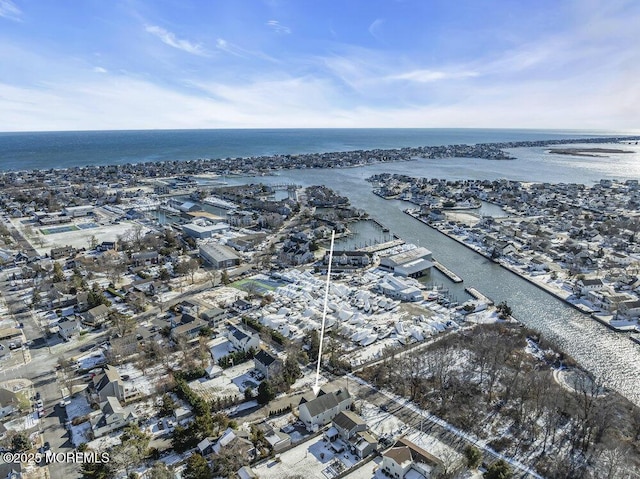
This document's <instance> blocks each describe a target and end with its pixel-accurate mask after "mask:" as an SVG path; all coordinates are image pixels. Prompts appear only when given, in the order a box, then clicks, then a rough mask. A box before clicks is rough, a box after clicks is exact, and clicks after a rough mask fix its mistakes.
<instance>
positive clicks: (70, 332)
mask: <svg viewBox="0 0 640 479" xmlns="http://www.w3.org/2000/svg"><path fill="white" fill-rule="evenodd" d="M80 331H82V326H81V325H80V321H78V320H77V319H75V318H71V319H65V320H63V321H60V322H59V323H58V334H59V335H60V336H61V337H62V339H64V340H65V341H70V340H71V339H73V338H75V337H77V336H78V335H79V334H80Z"/></svg>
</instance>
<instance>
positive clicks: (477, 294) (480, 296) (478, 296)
mask: <svg viewBox="0 0 640 479" xmlns="http://www.w3.org/2000/svg"><path fill="white" fill-rule="evenodd" d="M464 290H465V291H466V292H467V293H469V294H470V295H471V296H473V297H474V298H475V299H477V300H478V301H482V302H483V303H486V304H487V305H489V306H491V305H493V300H492V299H491V298H489V297H487V296H485V295H484V294H482V293H481V292H480V291H478V290H477V289H476V288H471V287H468V288H464Z"/></svg>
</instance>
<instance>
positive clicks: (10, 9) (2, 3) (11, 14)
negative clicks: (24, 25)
mask: <svg viewBox="0 0 640 479" xmlns="http://www.w3.org/2000/svg"><path fill="white" fill-rule="evenodd" d="M0 17H2V18H6V19H8V20H14V21H16V22H19V21H21V19H22V12H21V11H20V9H19V8H18V7H16V6H15V4H14V3H13V2H12V1H11V0H0Z"/></svg>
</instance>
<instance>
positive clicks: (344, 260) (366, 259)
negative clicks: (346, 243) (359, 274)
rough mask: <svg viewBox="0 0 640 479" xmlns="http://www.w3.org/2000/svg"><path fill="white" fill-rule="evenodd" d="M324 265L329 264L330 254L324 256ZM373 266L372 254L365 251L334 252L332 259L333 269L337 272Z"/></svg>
mask: <svg viewBox="0 0 640 479" xmlns="http://www.w3.org/2000/svg"><path fill="white" fill-rule="evenodd" d="M322 262H323V264H324V265H328V264H329V252H328V251H327V252H326V253H325V255H324V259H323V261H322ZM370 264H371V254H370V253H367V252H364V251H334V252H333V256H332V258H331V269H333V270H336V271H345V270H353V269H355V268H363V267H366V266H369V265H370Z"/></svg>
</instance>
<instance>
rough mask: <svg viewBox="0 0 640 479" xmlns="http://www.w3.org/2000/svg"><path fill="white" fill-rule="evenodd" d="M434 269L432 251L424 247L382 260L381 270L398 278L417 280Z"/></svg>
mask: <svg viewBox="0 0 640 479" xmlns="http://www.w3.org/2000/svg"><path fill="white" fill-rule="evenodd" d="M432 267H433V262H432V261H431V251H429V250H428V249H427V248H423V247H422V246H419V247H417V248H413V249H410V250H408V251H403V252H402V253H398V254H394V255H391V256H386V257H383V258H381V259H380V268H382V269H384V270H387V271H391V272H392V273H394V274H397V275H398V276H408V277H411V278H417V277H419V276H423V275H425V274H426V273H428V272H429V271H430V270H431V268H432Z"/></svg>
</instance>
